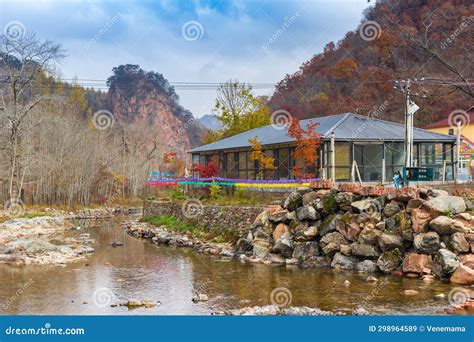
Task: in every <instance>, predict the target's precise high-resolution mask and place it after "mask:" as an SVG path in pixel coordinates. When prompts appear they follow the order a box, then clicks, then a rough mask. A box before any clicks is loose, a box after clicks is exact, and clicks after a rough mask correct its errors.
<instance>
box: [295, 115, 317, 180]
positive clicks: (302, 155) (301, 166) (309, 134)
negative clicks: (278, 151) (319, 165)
mask: <svg viewBox="0 0 474 342" xmlns="http://www.w3.org/2000/svg"><path fill="white" fill-rule="evenodd" d="M318 125H319V122H310V123H308V124H307V125H306V127H304V128H303V127H301V124H300V121H299V120H298V119H297V118H293V120H292V122H291V125H290V126H289V127H288V135H289V136H290V137H291V138H293V139H295V150H294V152H293V157H294V159H295V160H296V164H295V166H294V167H293V173H294V175H295V177H296V178H301V179H308V178H314V177H315V173H313V172H311V169H314V168H315V166H316V161H317V160H318V153H317V152H318V146H319V144H320V143H321V135H320V134H319V133H317V132H316V127H317V126H318Z"/></svg>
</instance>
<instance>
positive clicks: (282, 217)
mask: <svg viewBox="0 0 474 342" xmlns="http://www.w3.org/2000/svg"><path fill="white" fill-rule="evenodd" d="M268 221H270V222H272V223H275V224H278V223H282V222H288V221H289V220H288V210H285V209H283V208H281V207H279V208H278V210H275V211H273V212H272V213H271V214H269V215H268Z"/></svg>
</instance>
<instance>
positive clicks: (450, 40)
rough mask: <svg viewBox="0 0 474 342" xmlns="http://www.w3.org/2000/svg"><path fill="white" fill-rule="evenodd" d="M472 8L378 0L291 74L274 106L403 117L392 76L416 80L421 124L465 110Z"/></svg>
mask: <svg viewBox="0 0 474 342" xmlns="http://www.w3.org/2000/svg"><path fill="white" fill-rule="evenodd" d="M472 13H474V3H473V2H472V1H467V0H394V1H377V3H376V4H375V5H374V6H373V7H370V8H369V9H368V10H366V12H365V14H364V16H363V19H362V22H361V24H360V25H359V27H358V28H357V29H356V30H355V31H350V32H348V33H347V34H346V35H345V37H344V38H343V39H342V40H340V41H339V42H337V43H334V42H329V43H328V44H327V45H326V47H325V48H324V50H323V52H322V53H319V54H316V55H314V56H313V57H312V58H311V59H310V60H308V61H307V62H305V63H303V64H302V65H301V67H300V68H299V70H298V71H296V72H295V73H293V74H292V75H286V77H285V78H284V79H283V80H281V81H280V82H279V83H278V84H277V86H276V88H275V92H274V94H273V96H272V97H271V99H270V101H269V106H270V108H271V109H272V110H273V111H275V110H278V109H284V110H287V111H289V112H290V113H291V114H292V115H294V116H296V117H298V118H308V117H319V116H324V115H331V114H338V113H344V112H349V111H351V112H356V113H359V114H363V115H368V114H369V113H371V115H374V113H375V115H376V116H377V117H379V118H381V119H388V120H392V121H398V122H403V120H404V95H403V94H402V93H401V90H400V83H395V82H394V81H395V80H401V79H407V78H410V79H412V81H411V89H410V90H411V93H412V94H413V97H412V99H413V100H414V101H415V102H416V103H417V104H418V105H419V106H420V110H419V111H418V112H417V113H416V115H415V124H416V125H417V126H425V125H427V124H429V123H431V122H434V121H437V120H439V119H443V118H445V117H446V116H447V114H448V113H450V112H452V111H453V110H459V109H461V110H466V109H467V107H469V106H470V105H472V100H473V97H474V92H473V89H472V88H471V84H472V79H473V78H474V75H473V73H474V68H473V62H472V61H473V46H474V34H473V27H474V26H473V16H472ZM394 87H396V89H394ZM417 93H418V96H416V94H417ZM425 96H426V97H425Z"/></svg>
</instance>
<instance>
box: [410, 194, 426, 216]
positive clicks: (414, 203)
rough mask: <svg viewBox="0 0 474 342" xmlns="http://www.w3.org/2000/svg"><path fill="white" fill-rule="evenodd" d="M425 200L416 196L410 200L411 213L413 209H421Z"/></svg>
mask: <svg viewBox="0 0 474 342" xmlns="http://www.w3.org/2000/svg"><path fill="white" fill-rule="evenodd" d="M424 202H425V201H424V200H423V199H421V198H414V199H411V200H409V201H408V203H407V207H406V209H407V212H408V213H411V211H412V210H413V209H419V208H420V207H421V206H422V205H423V203H424Z"/></svg>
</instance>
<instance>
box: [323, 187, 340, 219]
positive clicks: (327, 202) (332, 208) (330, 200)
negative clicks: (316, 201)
mask: <svg viewBox="0 0 474 342" xmlns="http://www.w3.org/2000/svg"><path fill="white" fill-rule="evenodd" d="M321 203H322V206H323V213H325V214H326V215H332V214H334V213H335V212H336V211H337V209H338V208H339V206H338V204H337V202H336V194H335V193H334V192H333V191H332V190H331V191H330V192H329V193H327V194H326V195H324V197H323V198H322V200H321Z"/></svg>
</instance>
